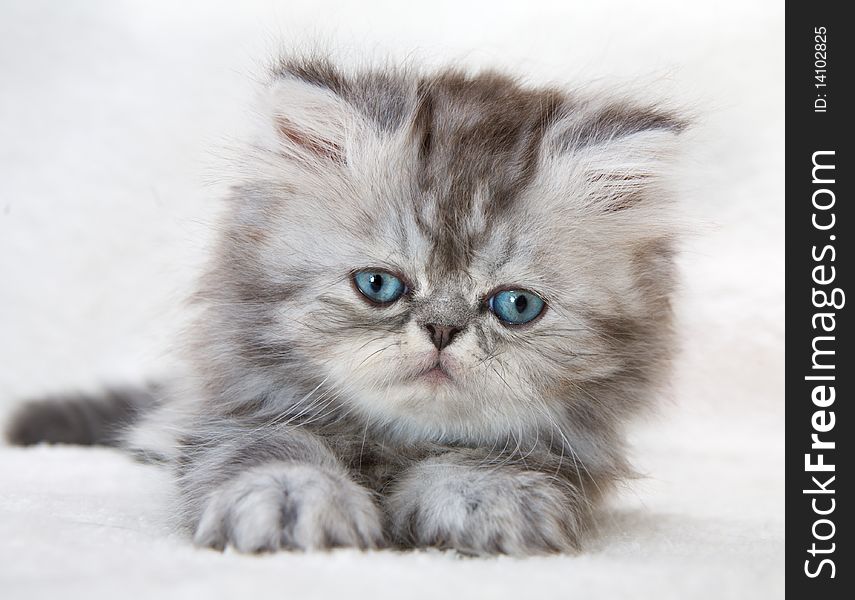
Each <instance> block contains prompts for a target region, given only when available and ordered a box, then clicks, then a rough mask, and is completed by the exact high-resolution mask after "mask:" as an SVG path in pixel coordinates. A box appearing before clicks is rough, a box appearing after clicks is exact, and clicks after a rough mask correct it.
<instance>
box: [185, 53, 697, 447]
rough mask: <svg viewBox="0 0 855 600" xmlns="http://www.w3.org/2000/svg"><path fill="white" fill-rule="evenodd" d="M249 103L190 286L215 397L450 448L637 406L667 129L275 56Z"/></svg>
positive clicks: (664, 319) (456, 85)
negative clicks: (252, 132)
mask: <svg viewBox="0 0 855 600" xmlns="http://www.w3.org/2000/svg"><path fill="white" fill-rule="evenodd" d="M266 106H267V112H266V114H265V115H264V133H263V134H262V135H261V137H260V139H259V140H258V141H257V143H256V144H255V146H254V150H253V151H251V152H248V153H247V154H246V155H245V156H244V157H243V162H244V164H243V168H242V169H241V173H242V183H241V184H240V185H239V186H237V187H236V189H235V193H234V196H233V200H232V201H233V207H232V211H231V213H230V216H229V221H228V224H227V231H226V235H225V236H224V237H223V242H222V245H221V248H220V254H219V256H218V263H217V266H216V268H215V273H214V276H213V277H211V278H210V279H209V281H208V283H207V287H206V293H207V295H208V296H210V297H211V298H212V302H211V312H210V314H209V316H208V319H209V321H208V326H207V331H208V336H207V337H206V341H205V343H206V346H205V355H204V357H203V358H202V360H203V361H204V362H206V363H208V364H213V365H215V367H214V370H215V373H214V375H215V376H216V377H218V378H219V380H220V382H221V383H222V384H223V386H224V389H228V390H230V391H229V393H231V394H234V395H235V398H236V400H237V401H243V402H246V401H254V402H265V403H268V404H269V403H271V402H272V403H274V404H275V403H277V402H280V403H281V402H294V401H297V402H302V403H304V404H305V405H306V407H307V408H306V411H307V413H306V414H311V413H314V412H317V411H320V412H323V410H325V409H326V408H330V407H333V406H335V407H338V408H339V409H340V410H341V409H343V410H346V411H350V414H352V415H358V416H359V417H361V418H362V420H363V421H364V420H367V421H368V422H369V423H370V424H371V425H376V426H378V427H385V428H386V430H388V431H389V432H391V433H395V434H397V435H399V436H402V437H405V438H409V439H434V440H445V441H461V442H487V441H489V440H495V439H501V438H502V437H503V436H506V435H509V434H510V435H518V434H534V432H536V431H542V430H543V429H544V428H548V427H550V426H551V424H554V423H555V422H556V421H558V420H561V421H562V422H564V421H565V420H567V419H571V420H573V419H576V420H587V421H596V420H602V419H613V418H614V417H615V415H621V414H624V413H626V412H628V411H629V410H630V409H632V408H634V407H636V406H637V405H638V404H639V403H641V402H643V401H644V398H645V393H646V391H647V389H648V388H649V387H650V384H651V382H653V381H654V380H655V379H656V377H657V376H658V373H659V371H660V369H661V366H662V365H663V363H664V362H665V361H666V359H667V355H668V346H669V337H668V332H669V326H670V307H669V295H670V292H671V287H672V262H671V257H670V253H671V237H672V228H671V224H670V219H669V217H668V195H667V190H666V189H664V188H665V186H664V185H663V181H664V175H665V174H666V172H667V170H668V168H669V167H668V164H669V158H670V156H671V154H672V151H673V148H674V141H675V137H676V134H677V133H678V132H679V131H680V129H681V123H680V121H679V120H678V119H677V118H675V117H674V116H673V115H672V114H670V113H667V112H664V111H661V110H658V109H656V108H655V107H649V106H635V105H633V104H631V103H626V102H618V101H612V100H605V99H601V98H597V97H593V98H585V97H582V96H579V97H576V96H573V95H568V94H563V93H560V92H557V91H554V90H544V89H528V88H525V87H522V86H520V85H518V84H517V83H516V82H514V81H513V80H511V79H508V78H505V77H502V76H498V75H495V74H482V75H478V76H467V75H464V74H461V73H458V72H444V73H441V74H438V75H431V76H424V75H419V74H414V73H408V72H403V71H399V72H392V71H389V70H378V71H373V72H364V73H361V74H354V75H345V74H343V73H342V72H340V71H338V70H336V69H334V68H332V67H330V66H329V65H327V64H325V63H323V62H300V63H286V64H283V65H282V66H281V68H280V70H279V72H278V74H277V77H276V78H275V81H274V82H273V83H272V85H271V86H270V88H269V90H268V93H267V97H266ZM295 388H296V389H298V390H299V393H298V394H297V396H296V397H295V396H294V394H293V392H294V389H295ZM309 407H311V408H309Z"/></svg>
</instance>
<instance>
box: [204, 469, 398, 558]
mask: <svg viewBox="0 0 855 600" xmlns="http://www.w3.org/2000/svg"><path fill="white" fill-rule="evenodd" d="M382 541H383V538H382V528H381V523H380V515H379V512H378V510H377V507H376V506H375V505H374V502H373V501H372V500H371V496H370V494H369V492H368V491H367V490H365V489H364V488H362V487H360V486H359V485H357V484H356V483H354V482H353V481H351V480H350V479H348V478H347V477H346V476H345V475H343V474H340V473H337V472H333V471H331V470H326V469H321V468H318V467H315V466H312V465H308V464H301V463H287V462H281V463H274V464H268V465H263V466H259V467H254V468H252V469H249V470H248V471H246V472H245V473H243V474H242V475H240V476H239V477H237V478H235V479H233V480H232V481H230V482H228V483H226V484H224V485H223V486H222V487H221V488H220V489H218V490H217V491H216V492H214V494H213V495H212V496H211V498H210V499H209V501H208V503H207V504H206V506H205V508H204V509H203V511H202V516H201V518H200V519H199V523H198V525H197V527H196V533H195V536H194V542H195V543H196V544H197V545H199V546H208V547H211V548H217V549H223V548H225V547H226V546H232V547H234V548H235V549H237V550H239V551H240V552H272V551H275V550H280V549H283V550H285V549H287V550H315V549H326V548H333V547H340V546H345V547H348V546H349V547H357V548H376V547H378V546H381V545H382Z"/></svg>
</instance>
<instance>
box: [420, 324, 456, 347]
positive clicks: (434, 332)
mask: <svg viewBox="0 0 855 600" xmlns="http://www.w3.org/2000/svg"><path fill="white" fill-rule="evenodd" d="M424 327H425V329H426V330H427V332H428V335H429V336H430V341H432V342H433V345H434V346H436V349H437V350H442V349H443V348H445V347H446V346H448V345H449V344H451V342H452V341H454V337H455V336H456V335H457V334H458V333H460V327H454V326H451V325H436V324H434V323H427V324H426V325H425V326H424Z"/></svg>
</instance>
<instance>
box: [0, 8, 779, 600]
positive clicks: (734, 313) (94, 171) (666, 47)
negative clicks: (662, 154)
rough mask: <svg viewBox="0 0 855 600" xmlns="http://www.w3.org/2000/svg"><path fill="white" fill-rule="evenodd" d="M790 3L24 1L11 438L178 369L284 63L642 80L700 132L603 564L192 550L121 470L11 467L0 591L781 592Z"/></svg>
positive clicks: (25, 452) (6, 149) (7, 341)
mask: <svg viewBox="0 0 855 600" xmlns="http://www.w3.org/2000/svg"><path fill="white" fill-rule="evenodd" d="M780 4H781V3H777V2H745V1H737V0H732V1H724V2H718V3H714V4H713V3H691V4H690V3H685V2H678V1H677V0H673V1H670V0H667V1H666V0H656V1H653V0H651V1H650V2H643V3H640V2H632V1H629V0H609V1H608V2H588V3H584V4H582V3H570V2H560V1H555V2H511V3H502V2H496V1H493V2H459V1H453V2H443V1H439V0H437V1H432V2H424V3H421V2H419V3H406V2H400V1H396V2H393V1H388V2H373V3H370V5H369V4H368V3H344V2H334V1H331V0H328V1H317V0H313V1H311V2H310V1H307V0H299V1H297V0H294V1H282V2H240V3H235V4H234V5H223V4H217V3H210V2H204V3H202V2H199V3H192V2H181V3H167V2H164V3H157V2H129V1H112V0H103V1H100V2H91V1H87V2H82V1H80V2H62V3H56V2H50V1H48V0H7V1H5V2H3V3H2V4H0V85H1V86H2V93H0V139H2V140H3V141H2V144H0V282H2V284H0V365H2V366H0V413H2V414H0V420H2V419H5V415H7V414H8V411H9V410H11V409H12V408H13V407H14V406H15V405H16V403H18V402H19V401H20V400H21V399H22V398H24V397H27V396H30V395H37V394H40V393H45V392H49V391H57V390H66V389H93V388H95V387H97V386H98V385H100V384H103V383H110V382H123V381H138V380H141V379H142V378H143V377H145V376H149V375H153V376H156V375H158V374H161V373H170V372H172V371H173V370H174V359H173V358H172V356H173V355H172V354H171V353H170V349H171V348H172V347H173V341H174V340H175V339H176V337H180V335H179V334H178V332H179V330H180V325H181V323H182V321H183V317H182V315H183V314H184V312H183V310H182V302H181V300H182V299H183V298H184V297H185V296H186V295H187V291H188V290H189V289H190V288H191V286H192V281H193V277H194V276H195V274H196V273H198V270H199V266H200V264H201V261H202V258H203V257H204V254H205V247H206V243H207V240H208V239H209V237H208V236H209V232H210V228H209V227H208V224H209V223H210V222H211V219H212V217H213V216H214V215H215V214H216V211H217V209H218V204H217V202H216V198H217V197H219V196H220V195H221V193H222V189H223V187H224V185H225V184H226V182H225V181H224V180H223V177H222V176H221V173H222V165H223V164H224V163H223V161H224V160H226V159H224V158H223V156H224V155H226V154H227V153H226V152H225V151H222V150H221V149H222V148H224V147H226V146H228V138H229V136H231V135H232V134H234V133H236V132H240V131H241V124H242V121H243V119H244V116H245V107H246V106H247V104H248V101H249V99H250V98H251V95H252V90H253V74H257V73H259V72H260V71H261V69H262V66H261V63H263V61H264V60H265V59H267V58H268V57H270V56H272V54H273V53H274V51H275V49H276V48H278V46H279V44H280V43H285V44H286V45H288V46H290V45H294V44H297V45H299V44H300V43H301V42H305V41H306V40H313V41H315V42H317V41H318V40H320V43H321V45H323V46H329V47H332V48H333V49H334V51H335V53H336V54H337V55H339V56H342V57H343V60H346V61H347V60H356V57H359V56H364V55H365V54H366V53H368V54H373V55H380V56H383V55H385V54H389V55H391V56H393V57H407V56H410V57H412V56H415V57H419V58H421V59H423V60H427V61H428V62H431V63H441V62H445V61H446V60H448V59H450V58H451V59H459V60H461V61H462V62H464V63H466V64H470V65H491V66H498V67H502V68H509V69H511V70H513V71H516V72H518V73H523V74H526V75H527V76H528V77H529V78H530V79H532V80H533V81H537V82H545V81H568V82H573V81H575V82H582V83H592V84H595V85H606V84H609V85H611V84H619V85H622V86H625V87H627V88H629V89H635V90H638V91H639V93H642V94H644V95H650V96H652V97H657V98H662V97H665V98H669V99H671V100H672V101H673V102H675V103H677V104H679V105H683V106H687V107H688V108H690V109H691V112H692V113H693V114H695V115H696V126H695V128H694V129H693V131H692V132H691V133H690V134H688V136H687V144H686V155H687V160H686V165H685V167H684V170H683V171H682V172H681V174H682V176H681V180H682V181H683V184H682V187H683V188H684V189H683V197H684V200H685V202H684V204H685V213H686V215H687V216H688V217H689V218H690V221H691V223H690V227H691V229H692V231H693V234H692V235H691V236H690V237H689V239H688V240H687V242H686V244H685V248H684V252H683V255H682V258H681V266H682V270H683V272H684V287H683V291H682V293H681V299H680V305H679V315H680V320H681V334H682V353H681V357H680V360H679V362H678V364H677V369H676V373H675V377H674V382H673V385H672V388H671V392H670V394H669V397H668V398H665V399H663V403H662V407H661V409H660V411H659V414H658V415H656V416H655V417H651V418H650V419H648V420H647V421H646V422H644V423H642V424H640V425H639V427H638V429H637V430H636V431H634V433H633V436H632V439H633V447H634V452H633V457H634V461H635V463H636V465H637V466H638V468H639V469H640V470H641V471H642V472H643V473H644V474H645V475H646V477H644V478H643V479H641V480H639V481H635V482H632V483H631V484H630V485H629V486H628V487H627V489H626V490H625V491H624V493H623V494H622V495H621V496H620V497H618V498H615V500H614V502H613V507H612V510H610V511H609V512H608V513H607V514H604V515H603V516H602V517H601V518H600V519H599V521H598V529H599V536H598V537H597V538H596V539H595V541H593V542H592V543H591V545H590V547H589V549H588V550H587V551H586V552H585V553H584V554H582V555H581V556H572V557H553V558H534V559H528V560H515V559H509V558H498V559H484V560H480V559H461V558H459V557H456V556H455V555H454V554H451V553H440V552H416V553H408V554H396V553H392V552H379V553H368V554H361V553H358V552H352V551H337V552H334V553H330V554H314V555H286V554H283V555H276V556H262V557H255V556H240V555H237V554H234V553H231V552H226V553H225V554H218V553H216V552H212V551H202V550H196V549H194V548H193V547H192V545H191V544H190V543H189V541H188V539H187V538H186V536H185V535H184V534H182V533H180V532H175V531H174V530H173V529H172V528H171V526H170V516H171V515H170V509H169V507H170V502H169V496H170V482H169V479H168V477H167V476H166V474H165V473H163V472H162V471H161V470H159V469H157V468H156V467H151V466H144V465H139V464H136V463H134V462H133V461H132V460H130V459H129V458H127V457H125V456H123V455H121V454H120V453H118V452H116V451H111V450H106V449H85V448H61V447H55V448H49V447H37V448H32V449H17V448H9V447H6V446H0V595H2V596H3V597H4V598H34V597H56V596H61V597H63V598H75V597H87V598H92V597H110V598H112V597H116V596H120V597H145V598H149V597H176V598H177V597H181V598H196V597H210V598H216V597H242V598H243V597H252V596H253V595H262V594H263V595H265V596H271V595H281V596H285V597H297V598H330V597H357V598H361V597H365V598H369V597H370V598H376V597H406V598H422V597H424V598H436V597H446V596H450V597H456V596H461V597H470V598H472V597H474V598H520V597H521V598H532V597H544V596H545V597H579V598H587V599H593V598H622V597H633V598H641V597H650V598H680V599H683V598H706V597H708V598H777V597H780V596H781V595H782V594H783V542H784V533H783V529H784V526H783V509H784V503H783V402H782V398H783V377H782V375H783V182H782V174H783V13H782V11H783V7H782V6H781V5H780Z"/></svg>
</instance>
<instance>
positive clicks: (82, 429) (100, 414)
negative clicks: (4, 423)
mask: <svg viewBox="0 0 855 600" xmlns="http://www.w3.org/2000/svg"><path fill="white" fill-rule="evenodd" d="M158 390H159V388H158V387H157V386H154V385H150V386H146V387H139V388H117V389H111V390H107V391H105V392H104V393H102V394H99V395H85V394H78V395H70V396H51V397H47V398H43V399H40V400H34V401H32V402H27V403H25V404H24V405H23V406H22V407H21V408H20V409H18V411H17V412H15V413H13V415H12V418H11V419H10V421H9V425H8V427H7V429H6V437H7V439H8V440H9V442H10V443H11V444H15V445H18V446H30V445H32V444H38V443H40V442H48V443H53V444H82V445H101V446H118V445H119V444H120V443H121V441H122V440H121V437H122V433H123V432H124V431H125V430H126V429H127V428H128V427H130V426H131V425H133V424H134V423H135V422H136V421H137V420H138V419H139V418H140V417H141V416H142V415H144V414H145V413H147V412H148V411H150V410H151V409H153V408H155V407H156V406H157V404H158V397H159V393H158Z"/></svg>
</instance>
